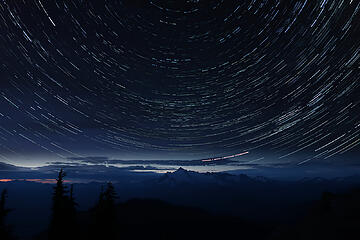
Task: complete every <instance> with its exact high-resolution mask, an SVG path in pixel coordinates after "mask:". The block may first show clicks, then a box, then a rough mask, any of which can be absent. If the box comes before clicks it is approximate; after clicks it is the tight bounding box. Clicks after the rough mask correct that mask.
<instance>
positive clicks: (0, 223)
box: [0, 189, 11, 239]
mask: <svg viewBox="0 0 360 240" xmlns="http://www.w3.org/2000/svg"><path fill="white" fill-rule="evenodd" d="M6 198H7V190H6V189H4V190H3V191H2V192H1V197H0V239H11V237H10V233H9V229H8V227H7V226H6V224H5V218H6V216H7V215H8V214H9V212H10V211H11V210H10V209H7V208H6V207H5V202H6Z"/></svg>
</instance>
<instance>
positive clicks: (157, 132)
mask: <svg viewBox="0 0 360 240" xmlns="http://www.w3.org/2000/svg"><path fill="white" fill-rule="evenodd" d="M359 10H360V3H359V1H353V0H344V1H340V0H314V1H310V0H298V1H283V0H244V1H234V0H226V1H225V0H217V1H215V0H207V1H205V0H188V1H185V0H183V1H179V0H176V1H160V0H152V1H146V0H136V1H132V0H126V1H120V0H113V1H110V0H106V1H95V0H90V1H83V0H71V1H62V0H57V1H46V0H29V1H10V0H2V1H0V52H1V55H0V74H1V83H0V107H1V108H0V154H1V157H2V158H4V159H6V158H8V157H9V156H12V155H17V154H20V155H29V154H30V155H31V154H33V155H36V154H40V153H49V154H56V155H58V156H62V157H65V156H69V155H77V154H84V153H85V154H87V153H94V152H119V153H121V152H124V151H127V152H133V153H134V154H135V153H137V152H155V151H156V152H160V153H161V152H163V153H170V152H178V153H182V154H184V155H186V154H188V153H200V154H203V155H204V156H208V155H209V154H215V153H216V154H225V153H230V152H232V153H239V152H244V151H248V152H249V153H250V154H251V153H259V154H263V155H266V154H267V153H274V154H277V155H278V157H279V158H280V159H286V158H287V157H291V156H294V155H297V154H298V155H299V156H300V155H301V156H303V155H306V156H307V157H306V158H304V159H324V158H330V157H333V156H336V155H338V154H341V153H344V152H348V151H354V150H356V149H358V145H359V144H360V138H359V136H360V114H359V113H360V108H359V104H360V95H359V85H360V83H359V79H360V78H359V77H360V64H359V63H360V13H359ZM304 159H303V160H304Z"/></svg>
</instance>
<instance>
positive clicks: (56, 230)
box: [0, 169, 360, 240]
mask: <svg viewBox="0 0 360 240" xmlns="http://www.w3.org/2000/svg"><path fill="white" fill-rule="evenodd" d="M65 177H66V173H65V172H64V171H63V170H62V169H61V170H60V171H59V173H58V176H57V178H56V185H55V186H54V187H53V193H52V208H51V218H50V221H49V226H48V228H47V230H46V231H44V232H41V233H39V234H38V235H36V236H34V237H33V239H38V240H42V239H48V240H64V239H228V238H232V237H234V236H235V237H236V238H235V239H274V240H275V239H299V240H300V239H352V236H355V235H354V234H357V229H358V226H359V224H360V217H359V216H360V205H359V202H360V191H359V190H354V191H352V192H348V193H346V194H333V193H330V192H325V193H323V195H322V199H321V200H319V201H318V202H317V203H316V204H314V205H313V207H312V210H311V212H310V213H309V214H308V215H307V216H306V217H305V218H304V219H300V220H299V221H297V222H296V223H294V224H289V225H278V224H276V223H274V224H271V223H268V222H265V223H262V222H255V221H244V220H242V219H240V218H238V217H233V216H216V215H212V214H209V213H208V212H206V211H203V210H201V209H198V208H192V207H185V206H174V205H171V204H168V203H166V202H163V201H160V200H155V199H133V200H129V201H127V202H123V203H121V202H119V197H118V196H117V193H116V191H115V187H114V185H113V184H112V183H111V182H107V183H106V185H105V186H102V187H101V190H100V193H99V197H98V200H97V202H96V204H95V206H93V207H92V208H91V209H89V210H88V211H78V210H77V208H78V204H77V202H76V198H75V196H76V195H75V192H76V189H75V188H74V185H73V184H70V185H68V184H65V183H64V178H65ZM34 194H36V193H34ZM7 195H8V194H7V190H6V189H4V190H3V191H2V192H1V197H0V239H1V240H10V239H18V238H17V237H16V234H15V233H13V232H12V228H11V226H9V225H7V224H6V217H7V216H8V215H9V214H11V212H12V211H16V209H14V210H12V209H9V208H7V204H6V201H7ZM189 197H191V196H189Z"/></svg>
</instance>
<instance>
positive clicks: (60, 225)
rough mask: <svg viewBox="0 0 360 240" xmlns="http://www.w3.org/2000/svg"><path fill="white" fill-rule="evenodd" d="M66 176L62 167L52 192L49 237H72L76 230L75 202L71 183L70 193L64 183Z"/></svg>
mask: <svg viewBox="0 0 360 240" xmlns="http://www.w3.org/2000/svg"><path fill="white" fill-rule="evenodd" d="M65 176H66V174H65V172H64V171H63V169H61V170H60V172H59V175H58V178H57V179H56V186H55V187H54V193H53V198H52V200H53V207H52V218H51V223H50V231H49V239H69V238H70V237H74V236H73V234H74V233H75V230H76V205H77V204H76V202H75V199H74V196H73V185H71V188H70V195H69V196H68V195H67V193H68V191H67V190H66V188H67V187H66V186H65V185H64V177H65Z"/></svg>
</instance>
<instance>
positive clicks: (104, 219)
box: [93, 182, 117, 239]
mask: <svg viewBox="0 0 360 240" xmlns="http://www.w3.org/2000/svg"><path fill="white" fill-rule="evenodd" d="M116 199H117V195H116V191H115V188H114V185H113V184H112V183H111V182H108V183H107V186H106V189H105V191H104V189H103V187H102V188H101V192H100V196H99V201H98V203H97V204H96V206H95V208H94V210H95V227H94V233H93V234H94V236H96V238H99V239H100V238H101V239H110V238H112V237H114V236H115V233H116V231H115V226H116V221H117V219H116V204H115V200H116Z"/></svg>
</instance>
